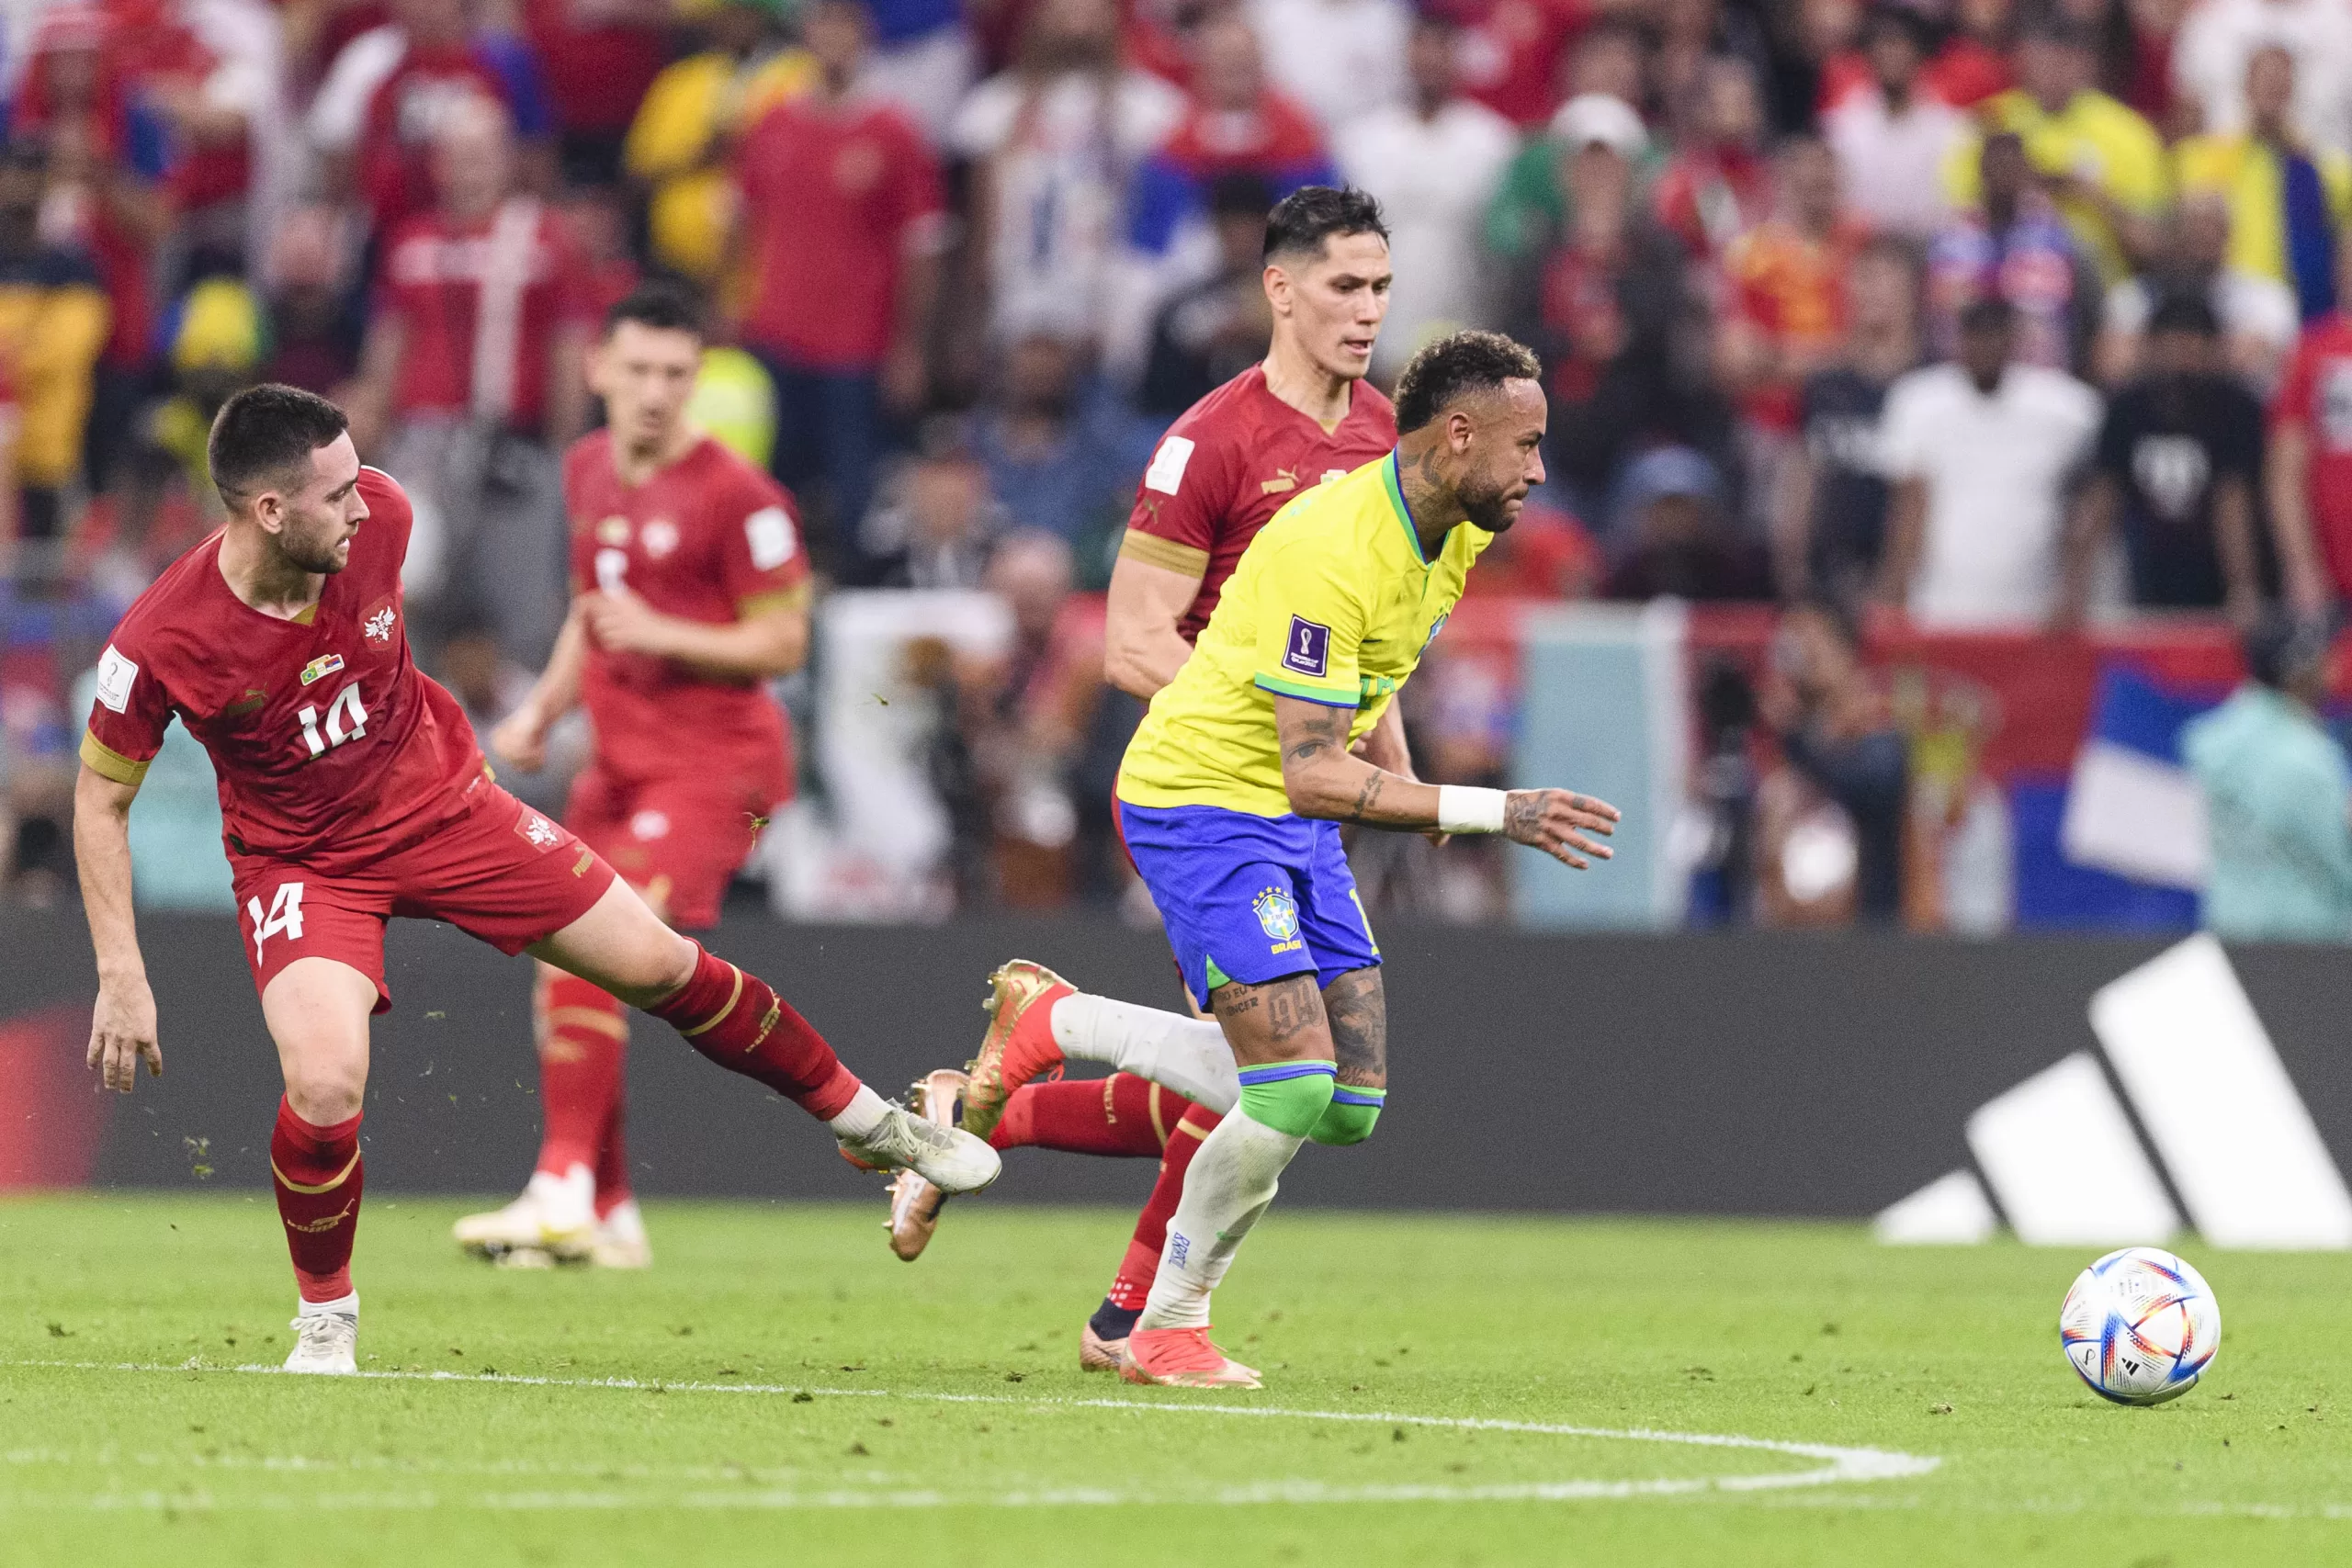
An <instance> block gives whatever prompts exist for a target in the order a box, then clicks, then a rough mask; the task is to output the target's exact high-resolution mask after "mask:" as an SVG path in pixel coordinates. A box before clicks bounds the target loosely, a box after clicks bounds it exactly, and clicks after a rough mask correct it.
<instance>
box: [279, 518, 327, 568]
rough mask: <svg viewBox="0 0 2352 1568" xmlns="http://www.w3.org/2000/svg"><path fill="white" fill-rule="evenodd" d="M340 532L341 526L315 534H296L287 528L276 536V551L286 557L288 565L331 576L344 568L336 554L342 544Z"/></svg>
mask: <svg viewBox="0 0 2352 1568" xmlns="http://www.w3.org/2000/svg"><path fill="white" fill-rule="evenodd" d="M342 533H343V531H342V529H341V528H335V529H334V530H332V531H331V532H329V533H325V534H322V535H319V536H309V535H301V536H298V535H296V534H295V533H294V532H293V531H292V530H290V529H289V530H288V531H287V532H286V533H283V534H280V535H279V536H277V553H278V554H279V555H281V556H283V557H285V558H286V561H287V564H288V565H289V566H292V567H294V568H295V569H296V570H301V571H315V572H321V573H323V574H325V575H327V576H330V577H332V576H334V574H335V573H336V572H338V571H341V570H343V568H344V562H343V560H342V559H341V558H338V556H337V554H336V552H337V551H338V550H339V549H340V548H341V547H342V545H343V538H342Z"/></svg>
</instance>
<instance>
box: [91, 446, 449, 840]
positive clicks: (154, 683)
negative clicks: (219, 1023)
mask: <svg viewBox="0 0 2352 1568" xmlns="http://www.w3.org/2000/svg"><path fill="white" fill-rule="evenodd" d="M359 494H360V496H361V497H362V499H364V500H365V501H366V502H368V520H367V521H366V522H365V523H362V524H361V525H359V532H358V534H357V535H356V536H355V537H354V538H353V539H352V541H351V560H350V564H349V565H347V566H345V568H344V569H343V570H341V571H339V572H336V573H335V574H334V575H333V576H331V577H329V578H328V579H327V581H326V588H325V591H324V592H322V594H321V595H320V598H319V602H318V604H316V605H315V606H313V607H312V609H311V612H310V613H309V615H307V616H306V617H304V618H302V619H300V620H279V619H277V617H276V616H273V615H263V614H262V613H261V612H260V611H258V610H256V609H254V608H253V607H252V606H251V605H249V604H245V603H244V602H243V600H241V599H239V598H238V597H237V596H236V594H235V593H233V592H231V591H230V588H229V583H228V580H227V579H226V578H224V577H222V576H221V575H220V540H221V536H220V534H218V533H215V534H213V535H212V536H210V537H209V538H207V539H206V540H205V541H204V542H203V543H202V544H200V545H198V546H197V547H195V548H194V549H192V550H190V551H188V552H187V554H186V555H184V556H182V557H180V558H179V559H178V560H176V561H174V562H173V563H172V564H171V566H170V567H169V568H167V569H166V570H164V575H163V576H161V577H159V578H157V579H156V580H155V581H154V583H153V585H152V586H151V587H149V588H148V590H147V592H144V593H141V595H140V596H139V597H138V599H137V600H136V601H134V602H133V603H132V604H131V606H130V609H129V610H128V611H126V612H124V615H123V617H122V620H121V621H120V623H119V624H118V625H117V626H116V627H115V629H114V636H113V637H112V639H111V640H110V641H109V642H108V643H107V649H106V652H105V654H104V655H103V656H102V657H101V658H100V659H99V660H98V700H97V702H96V704H95V705H93V706H92V707H91V709H90V728H89V732H88V734H86V735H85V736H84V737H83V739H82V760H83V761H85V762H86V763H88V764H89V766H90V767H91V768H92V769H93V770H95V771H96V772H97V773H103V774H105V775H106V776H107V777H108V778H110V779H113V780H115V781H116V782H117V783H119V784H136V783H138V782H139V780H140V779H141V777H143V776H144V775H145V773H146V772H147V764H148V763H149V762H150V761H153V758H154V755H155V753H156V751H157V750H160V749H161V748H162V746H163V744H164V726H165V725H167V724H169V723H170V722H171V719H172V716H173V715H175V714H176V715H178V716H179V720H180V722H181V723H182V724H184V725H186V726H187V731H188V733H189V734H191V735H193V736H195V737H196V738H197V739H198V740H199V741H201V742H202V743H203V745H204V749H205V750H206V751H208V752H209V753H210V754H211V757H212V767H213V771H214V772H215V773H217V774H219V776H220V818H221V837H222V838H223V839H225V840H227V842H228V845H229V848H230V849H231V850H232V851H233V852H237V853H240V854H255V855H267V856H270V857H272V858H275V859H280V860H285V861H289V862H292V863H297V864H300V865H301V866H303V867H305V868H307V869H309V870H311V871H313V872H315V873H317V874H320V875H334V874H348V873H354V872H358V871H361V870H364V869H366V868H367V867H368V866H369V865H370V864H372V863H374V862H375V861H377V860H378V859H379V858H380V857H381V856H383V855H384V854H386V853H387V852H390V851H392V850H396V849H399V848H401V847H403V846H405V845H406V844H409V843H411V842H413V841H414V840H416V839H418V838H419V837H421V836H422V835H423V834H424V832H425V831H427V830H429V829H431V828H432V827H433V826H434V825H435V824H436V823H437V822H439V821H442V820H445V819H446V818H448V817H450V816H452V815H454V814H455V813H456V812H458V810H459V809H461V808H462V806H461V803H462V801H463V799H464V796H465V794H466V792H467V790H468V789H469V788H470V787H471V786H473V785H474V784H477V783H478V782H479V781H480V780H481V779H482V778H484V777H485V776H486V773H485V771H484V768H483V766H482V756H481V749H480V748H479V747H477V746H476V745H475V744H474V735H473V730H472V728H470V727H469V725H468V724H467V723H466V716H465V714H464V712H463V711H462V710H461V709H460V708H459V707H458V702H457V699H456V698H454V697H452V696H451V695H450V694H448V693H447V692H445V691H443V690H442V689H441V688H440V686H438V685H436V684H435V682H432V681H429V680H427V679H426V678H425V677H424V675H423V674H421V673H419V672H418V671H417V668H416V661H415V660H413V659H411V658H410V657H409V649H408V626H407V622H406V620H405V618H404V616H403V613H402V606H401V560H402V559H403V558H405V557H406V556H407V554H408V536H409V527H410V524H411V514H410V512H409V502H408V497H407V496H406V495H404V494H402V493H401V488H400V486H399V485H397V484H395V483H394V482H393V481H392V480H391V479H390V478H389V477H388V476H386V475H384V474H382V473H379V472H378V471H377V470H376V469H374V468H362V469H360V471H359Z"/></svg>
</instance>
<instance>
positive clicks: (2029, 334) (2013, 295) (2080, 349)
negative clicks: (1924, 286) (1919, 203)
mask: <svg viewBox="0 0 2352 1568" xmlns="http://www.w3.org/2000/svg"><path fill="white" fill-rule="evenodd" d="M1977 169H1978V174H1977V178H1976V182H1975V183H1976V186H1977V192H1978V206H1977V207H1976V208H1975V209H1973V210H1971V211H1964V212H1962V213H1960V214H1958V215H1956V216H1954V217H1953V218H1952V220H1951V221H1950V222H1948V223H1946V224H1945V225H1944V226H1943V227H1942V228H1940V229H1939V230H1937V231H1936V234H1935V238H1934V239H1933V240H1931V241H1930V242H1929V243H1928V349H1929V352H1930V353H1932V354H1933V355H1935V356H1936V357H1937V358H1939V359H1949V358H1951V357H1952V356H1953V355H1955V354H1957V353H1958V352H1959V350H1960V318H1961V313H1962V311H1963V310H1966V309H1967V307H1968V306H1969V305H1971V304H1973V302H1975V301H1976V300H1979V299H1999V300H2001V301H2002V302H2003V303H2005V304H2007V305H2008V306H2009V307H2010V309H2012V310H2015V311H2016V312H2017V316H2018V344H2017V355H2018V361H2019V362H2020V363H2022V364H2026V365H2039V366H2041V367H2044V368H2046V369H2053V370H2064V369H2069V368H2072V367H2075V366H2076V365H2079V364H2082V363H2084V362H2085V361H2086V358H2087V357H2088V349H2089V344H2090V333H2091V329H2092V325H2093V322H2094V316H2093V311H2094V309H2095V302H2096V301H2097V300H2098V297H2099V296H2098V278H2097V277H2096V276H2094V275H2093V273H2092V272H2091V269H2090V265H2089V264H2088V262H2086V260H2085V259H2084V255H2083V253H2082V251H2081V249H2080V248H2079V247H2078V246H2077V245H2076V243H2075V238H2074V235H2073V233H2072V231H2069V230H2068V229H2067V227H2066V224H2065V222H2064V220H2063V219H2061V218H2060V217H2059V215H2058V212H2057V209H2055V208H2054V207H2052V205H2051V201H2050V198H2049V197H2047V196H2045V195H2043V194H2042V192H2041V187H2040V186H2038V185H2037V184H2036V183H2035V181H2034V178H2033V171H2032V167H2031V165H2030V164H2028V163H2027V161H2026V152H2025V143H2024V141H2023V140H2022V139H2020V138H2019V137H2018V136H2017V135H2016V134H2015V133H2013V132H2002V133H1998V134H1996V135H1992V136H1988V137H1986V138H1985V141H1984V145H1983V146H1982V148H1981V149H1979V150H1978V152H1977Z"/></svg>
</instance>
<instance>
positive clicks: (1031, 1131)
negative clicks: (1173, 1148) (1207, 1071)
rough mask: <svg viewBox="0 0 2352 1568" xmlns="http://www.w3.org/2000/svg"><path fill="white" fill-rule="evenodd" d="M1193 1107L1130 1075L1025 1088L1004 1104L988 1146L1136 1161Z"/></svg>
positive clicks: (1157, 1146) (1159, 1143) (1152, 1152)
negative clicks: (1025, 1148)
mask: <svg viewBox="0 0 2352 1568" xmlns="http://www.w3.org/2000/svg"><path fill="white" fill-rule="evenodd" d="M1192 1104H1193V1102H1192V1101H1191V1100H1186V1099H1185V1098H1184V1097H1183V1096H1182V1095H1180V1094H1175V1093H1171V1092H1170V1091H1169V1090H1167V1089H1161V1088H1160V1087H1159V1085H1158V1084H1156V1083H1147V1082H1145V1081H1144V1080H1143V1079H1142V1078H1139V1077H1136V1076H1135V1075H1133V1074H1132V1073H1114V1074H1112V1075H1111V1076H1110V1077H1107V1078H1060V1079H1057V1080H1055V1081H1054V1082H1051V1083H1031V1084H1023V1085H1022V1086H1021V1087H1020V1088H1019V1089H1014V1090H1013V1091H1012V1098H1011V1099H1010V1100H1007V1101H1006V1103H1005V1107H1004V1115H1003V1117H1002V1119H1001V1120H1000V1121H999V1122H997V1124H996V1130H995V1131H994V1132H992V1133H990V1134H989V1144H990V1145H993V1146H995V1147H997V1148H1000V1149H1014V1148H1023V1147H1031V1148H1040V1149H1060V1150H1063V1151H1065V1152H1067V1153H1069V1154H1080V1155H1109V1156H1127V1157H1130V1158H1137V1159H1140V1158H1145V1157H1148V1156H1152V1155H1156V1154H1158V1153H1159V1152H1160V1148H1161V1146H1162V1145H1165V1144H1166V1143H1167V1141H1168V1134H1169V1132H1170V1123H1172V1122H1174V1121H1175V1120H1176V1118H1178V1117H1179V1116H1182V1114H1183V1113H1184V1112H1185V1111H1188V1110H1190V1109H1191V1108H1192Z"/></svg>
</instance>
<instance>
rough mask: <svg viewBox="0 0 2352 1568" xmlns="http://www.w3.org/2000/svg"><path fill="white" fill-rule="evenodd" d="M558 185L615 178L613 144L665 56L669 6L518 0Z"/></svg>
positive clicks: (629, 0)
mask: <svg viewBox="0 0 2352 1568" xmlns="http://www.w3.org/2000/svg"><path fill="white" fill-rule="evenodd" d="M522 7H523V16H524V18H525V23H526V27H527V28H528V30H529V36H530V40H531V46H532V48H533V49H535V50H537V52H538V56H539V59H540V61H541V62H542V65H543V73H544V75H545V78H546V81H547V95H548V107H549V108H550V109H552V110H553V111H554V116H555V130H556V133H557V136H558V138H559V140H558V141H557V151H558V162H559V164H560V168H561V171H562V177H563V183H564V184H566V185H582V186H605V185H610V184H612V183H613V182H614V181H615V180H617V179H618V178H620V173H621V142H622V140H623V138H625V137H626V136H627V135H628V128H629V121H630V119H631V118H633V117H634V116H635V115H636V113H637V107H638V105H639V102H640V101H641V100H642V99H643V98H644V96H645V95H646V91H647V89H649V88H650V87H651V86H652V85H653V79H654V78H655V77H656V76H658V75H660V74H661V73H662V62H663V61H664V60H665V59H666V58H667V56H668V53H669V39H668V37H667V36H666V29H667V28H668V27H669V24H670V20H671V17H672V10H671V0H522Z"/></svg>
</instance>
